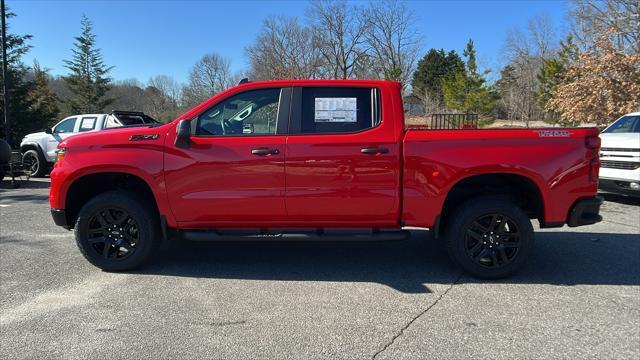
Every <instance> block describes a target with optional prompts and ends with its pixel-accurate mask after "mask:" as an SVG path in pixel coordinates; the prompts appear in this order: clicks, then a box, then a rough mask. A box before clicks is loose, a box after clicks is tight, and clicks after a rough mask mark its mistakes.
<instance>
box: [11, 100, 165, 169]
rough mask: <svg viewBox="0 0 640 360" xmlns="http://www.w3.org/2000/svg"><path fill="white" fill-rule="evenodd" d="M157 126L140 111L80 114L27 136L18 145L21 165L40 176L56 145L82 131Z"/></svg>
mask: <svg viewBox="0 0 640 360" xmlns="http://www.w3.org/2000/svg"><path fill="white" fill-rule="evenodd" d="M148 124H158V121H157V120H155V119H153V118H151V117H150V116H148V115H146V114H144V113H142V112H134V111H117V110H114V111H112V112H111V113H110V114H82V115H73V116H69V117H66V118H64V119H62V120H60V122H58V123H57V124H55V125H54V126H53V127H52V128H51V129H46V130H45V131H42V132H37V133H32V134H28V135H27V136H25V137H24V138H23V139H22V142H21V143H20V152H21V153H22V163H23V166H24V167H25V168H27V169H29V172H30V173H31V176H34V177H38V176H44V175H45V174H46V173H47V172H48V171H49V169H50V168H51V165H52V164H53V162H54V160H55V157H56V154H55V152H56V149H57V147H58V143H60V142H61V141H62V140H64V139H66V138H67V137H69V136H72V135H74V134H78V133H81V132H85V131H98V130H104V129H109V128H117V127H122V126H143V125H148Z"/></svg>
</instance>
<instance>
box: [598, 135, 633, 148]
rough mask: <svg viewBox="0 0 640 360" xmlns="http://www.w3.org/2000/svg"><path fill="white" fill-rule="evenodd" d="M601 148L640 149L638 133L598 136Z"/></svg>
mask: <svg viewBox="0 0 640 360" xmlns="http://www.w3.org/2000/svg"><path fill="white" fill-rule="evenodd" d="M600 139H602V146H601V147H603V148H607V147H608V148H624V149H640V133H605V134H600Z"/></svg>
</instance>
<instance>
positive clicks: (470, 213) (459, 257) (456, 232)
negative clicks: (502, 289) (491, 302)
mask: <svg viewBox="0 0 640 360" xmlns="http://www.w3.org/2000/svg"><path fill="white" fill-rule="evenodd" d="M445 221H446V225H445V233H444V238H445V241H446V245H447V251H448V253H449V256H450V257H451V259H452V260H453V261H454V262H456V263H457V264H458V265H460V267H462V268H463V269H464V270H465V271H466V272H467V273H469V274H470V275H472V276H474V277H477V278H481V279H499V278H503V277H507V276H509V275H512V274H513V273H515V272H516V271H517V270H519V269H520V268H521V267H522V266H524V264H525V263H526V262H527V260H528V259H529V258H530V257H531V255H532V254H533V248H534V234H533V226H532V225H531V220H530V219H529V216H528V215H527V214H526V213H525V212H524V211H522V209H520V208H519V207H518V206H517V205H516V204H515V203H514V202H512V201H510V200H509V199H508V198H505V197H499V196H481V197H477V198H473V199H470V200H468V201H466V202H464V203H462V204H460V205H459V206H458V207H457V209H456V210H454V211H452V212H451V213H449V214H448V215H447V219H445Z"/></svg>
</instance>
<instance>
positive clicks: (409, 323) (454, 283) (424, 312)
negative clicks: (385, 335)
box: [371, 272, 464, 360]
mask: <svg viewBox="0 0 640 360" xmlns="http://www.w3.org/2000/svg"><path fill="white" fill-rule="evenodd" d="M463 274H464V273H462V272H461V273H460V274H459V275H458V277H457V278H456V279H455V280H454V281H453V282H452V283H451V285H449V287H447V288H446V289H445V291H443V292H442V294H440V296H438V298H437V299H436V300H435V301H434V302H433V303H431V305H429V306H428V307H427V308H426V309H424V310H423V311H422V312H420V313H419V314H418V315H416V316H414V317H413V318H411V320H409V322H407V323H406V324H405V325H404V326H403V327H402V328H401V329H400V331H398V332H397V333H396V334H395V335H394V336H393V338H391V341H389V342H388V343H386V344H385V345H384V347H382V349H380V350H378V351H377V352H376V353H375V354H373V356H372V357H371V359H372V360H375V358H376V357H377V356H378V355H380V354H382V353H383V352H385V351H386V350H387V349H388V348H389V347H390V346H391V345H393V343H395V341H396V340H397V339H398V338H400V337H401V336H402V335H404V332H405V331H406V330H407V329H408V328H409V327H410V326H411V325H412V324H413V323H414V322H415V321H416V320H418V319H419V318H420V317H422V316H423V315H424V314H426V313H427V312H429V310H431V309H432V308H433V307H434V306H436V305H437V304H438V303H439V302H440V300H442V298H444V296H445V295H447V293H448V292H449V291H450V290H451V289H453V287H454V285H456V284H457V283H458V282H459V281H460V279H461V278H462V275H463Z"/></svg>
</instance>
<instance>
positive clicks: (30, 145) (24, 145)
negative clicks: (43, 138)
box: [20, 142, 46, 159]
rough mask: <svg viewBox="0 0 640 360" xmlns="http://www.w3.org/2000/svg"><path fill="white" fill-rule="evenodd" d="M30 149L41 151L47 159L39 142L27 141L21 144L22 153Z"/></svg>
mask: <svg viewBox="0 0 640 360" xmlns="http://www.w3.org/2000/svg"><path fill="white" fill-rule="evenodd" d="M29 150H35V151H37V152H38V153H40V155H41V156H42V157H43V158H45V159H46V157H45V156H44V151H43V150H42V147H41V146H40V144H38V143H37V142H27V143H22V144H20V153H21V154H24V153H25V152H27V151H29Z"/></svg>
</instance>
